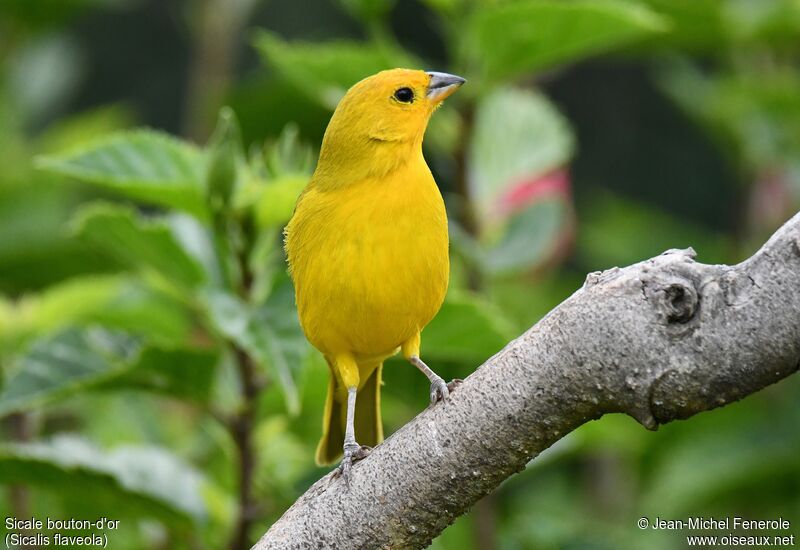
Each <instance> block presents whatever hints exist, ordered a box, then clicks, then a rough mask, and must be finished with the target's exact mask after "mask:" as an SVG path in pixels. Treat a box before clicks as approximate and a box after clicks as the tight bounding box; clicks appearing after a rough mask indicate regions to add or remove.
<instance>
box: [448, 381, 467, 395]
mask: <svg viewBox="0 0 800 550" xmlns="http://www.w3.org/2000/svg"><path fill="white" fill-rule="evenodd" d="M463 383H464V381H463V380H462V379H461V378H453V379H452V380H450V381H449V382H448V383H447V389H448V390H450V393H453V391H455V389H456V388H457V387H459V386H460V385H461V384H463Z"/></svg>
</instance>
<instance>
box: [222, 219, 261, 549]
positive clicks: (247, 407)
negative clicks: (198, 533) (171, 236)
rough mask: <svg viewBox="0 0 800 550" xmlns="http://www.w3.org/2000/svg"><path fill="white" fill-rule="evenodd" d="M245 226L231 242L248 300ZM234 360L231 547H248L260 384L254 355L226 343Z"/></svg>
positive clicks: (241, 290) (250, 276)
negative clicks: (236, 402) (235, 490)
mask: <svg viewBox="0 0 800 550" xmlns="http://www.w3.org/2000/svg"><path fill="white" fill-rule="evenodd" d="M247 229H249V228H248V227H245V228H244V234H243V235H242V239H241V241H240V242H238V243H234V247H233V248H234V249H235V250H236V261H237V263H238V267H239V275H240V278H239V295H240V296H241V298H242V299H244V300H245V301H249V300H250V294H251V290H252V286H253V272H252V270H251V269H250V265H249V263H248V258H249V251H250V249H251V246H249V244H250V239H248V238H247V237H248V234H247ZM229 345H230V347H231V349H232V351H233V355H234V358H235V361H236V368H237V370H238V373H239V382H240V387H241V404H240V407H239V411H238V412H237V413H236V415H235V416H234V418H233V420H232V422H231V424H230V428H231V435H232V437H233V441H234V443H235V444H236V448H237V451H238V455H239V507H238V511H239V516H238V518H237V519H236V524H235V527H234V531H233V538H232V540H231V550H244V549H246V548H250V543H249V541H248V532H249V530H250V525H251V524H252V522H253V519H254V518H255V516H256V504H255V500H254V498H253V474H254V470H255V463H256V456H255V449H254V448H253V430H254V429H255V422H256V405H257V402H258V395H259V393H260V391H261V387H262V384H261V383H260V382H259V380H258V373H257V371H256V364H255V361H254V360H253V357H252V356H251V355H250V354H249V353H248V352H247V350H245V349H244V348H242V347H241V346H240V345H239V344H237V343H234V342H230V343H229Z"/></svg>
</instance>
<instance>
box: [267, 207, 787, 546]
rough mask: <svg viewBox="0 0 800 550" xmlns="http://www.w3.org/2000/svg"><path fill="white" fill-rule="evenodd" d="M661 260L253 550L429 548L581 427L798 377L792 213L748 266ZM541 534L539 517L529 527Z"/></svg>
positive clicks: (631, 274)
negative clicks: (502, 484) (606, 417)
mask: <svg viewBox="0 0 800 550" xmlns="http://www.w3.org/2000/svg"><path fill="white" fill-rule="evenodd" d="M694 257H695V254H694V251H693V250H691V249H687V250H669V251H667V252H665V253H663V254H662V255H660V256H657V257H655V258H652V259H650V260H647V261H644V262H641V263H638V264H635V265H632V266H630V267H626V268H623V269H619V268H613V269H610V270H608V271H604V272H597V273H592V274H590V275H589V276H588V277H587V278H586V283H585V284H584V286H583V288H581V289H579V290H578V291H577V292H575V293H574V294H573V295H572V296H571V297H570V298H568V299H567V300H566V301H564V302H563V303H562V304H561V305H559V306H558V307H557V308H556V309H554V310H553V311H552V312H550V313H549V314H548V315H547V316H546V317H545V318H544V319H542V320H541V321H540V322H539V323H537V324H536V325H535V326H534V327H532V328H531V329H530V330H528V331H527V332H526V333H525V334H523V335H522V336H520V337H519V338H517V339H516V340H514V341H513V342H511V343H510V344H508V345H507V346H506V347H505V348H504V349H503V350H502V351H500V352H499V353H497V354H496V355H495V356H494V357H492V358H491V359H489V360H488V361H487V362H486V363H485V364H484V365H483V366H481V367H480V368H479V369H478V370H476V371H475V372H474V373H473V374H472V375H471V376H469V378H467V379H466V380H465V381H464V383H463V384H462V385H461V386H460V387H458V388H457V389H456V391H454V392H453V393H452V394H451V396H450V400H449V401H448V402H447V403H444V404H441V403H440V404H437V405H436V406H434V407H432V408H429V409H427V410H425V411H423V412H422V413H420V414H419V415H418V416H417V417H416V418H415V419H414V420H412V421H411V422H409V423H408V424H406V425H405V426H404V427H403V428H402V429H400V430H398V431H397V432H396V433H395V434H393V435H392V436H391V437H390V438H389V439H387V440H386V441H385V442H384V443H382V444H381V445H380V446H378V447H377V448H376V449H375V450H374V451H373V452H372V454H371V455H370V456H369V457H367V458H366V459H364V460H363V461H361V462H358V463H356V464H355V465H354V467H353V469H352V475H351V480H350V485H349V487H348V486H347V485H346V484H345V482H344V480H343V479H342V478H340V477H336V476H334V475H332V474H329V475H327V476H325V477H323V478H322V479H320V480H319V481H318V482H317V483H315V484H314V485H313V486H312V487H311V488H310V489H309V490H308V491H307V492H306V493H305V494H304V495H303V496H301V497H300V498H299V499H298V500H297V502H296V503H295V504H294V505H293V506H292V507H291V508H289V510H287V511H286V513H285V514H284V515H283V517H282V518H281V519H280V520H278V521H277V522H276V523H275V524H274V525H273V526H272V527H271V528H270V530H269V531H268V532H267V533H266V534H265V535H264V536H263V537H262V538H261V540H260V541H259V542H258V543H257V544H256V546H255V548H258V549H267V548H281V549H283V548H340V549H345V548H423V547H425V546H427V545H428V544H429V543H430V541H431V540H432V539H433V538H434V537H436V536H437V535H438V534H439V533H440V532H442V531H443V530H444V529H445V528H446V527H447V526H448V525H449V524H450V523H452V522H453V520H454V519H455V518H456V517H458V516H459V515H461V514H463V513H465V512H466V511H467V510H468V509H469V507H470V506H472V505H473V504H474V503H475V502H476V501H478V500H479V499H480V498H481V497H483V496H484V495H486V494H487V493H489V492H490V491H492V490H493V489H494V488H495V487H497V486H498V485H499V484H500V482H502V481H503V480H505V479H506V478H508V477H509V476H511V475H512V474H514V473H516V472H519V471H521V470H522V469H524V468H525V465H526V464H527V463H528V462H529V461H530V460H531V459H533V458H534V457H536V455H537V454H539V453H540V452H542V451H543V450H544V449H546V448H547V447H549V446H550V445H552V444H553V443H554V442H555V441H557V440H558V439H560V438H562V437H564V435H566V434H567V433H569V432H571V431H572V430H574V429H575V428H577V427H578V426H580V425H581V424H583V423H585V422H587V421H589V420H592V419H596V418H599V417H600V416H602V415H603V414H605V413H610V412H623V413H627V414H629V415H630V416H632V417H633V418H635V419H636V420H638V421H639V422H640V423H641V424H643V425H644V426H645V427H646V428H648V429H653V430H654V429H656V428H657V427H658V425H659V424H663V423H665V422H669V421H671V420H676V419H682V418H688V417H690V416H692V415H694V414H696V413H698V412H701V411H705V410H709V409H713V408H715V407H719V406H722V405H725V404H726V403H730V402H731V401H735V400H737V399H741V398H742V397H744V396H746V395H748V394H751V393H754V392H756V391H758V390H759V389H761V388H763V387H765V386H767V385H769V384H772V383H774V382H776V381H778V380H780V379H782V378H784V377H786V376H788V375H790V374H791V373H793V372H795V371H797V370H798V368H800V214H798V215H796V216H794V218H792V219H791V220H790V221H789V222H787V223H786V224H785V225H784V226H783V227H782V228H781V229H780V230H779V231H778V232H777V233H776V234H775V235H773V237H772V238H771V239H770V240H769V241H768V242H767V243H766V244H765V245H764V246H763V247H762V248H761V250H759V251H758V252H757V253H756V254H755V255H754V256H752V257H751V258H750V259H748V260H746V261H744V262H742V263H740V264H738V265H735V266H727V265H706V264H702V263H698V262H695V261H694ZM532 520H533V521H535V518H532Z"/></svg>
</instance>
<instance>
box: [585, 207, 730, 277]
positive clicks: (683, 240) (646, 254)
mask: <svg viewBox="0 0 800 550" xmlns="http://www.w3.org/2000/svg"><path fill="white" fill-rule="evenodd" d="M578 210H579V214H580V220H581V231H580V232H579V233H578V240H577V254H578V257H579V258H580V261H581V262H582V265H584V266H585V267H586V269H587V270H589V271H593V270H597V269H608V268H609V267H612V266H615V265H617V266H619V265H630V264H632V263H636V262H641V261H642V260H646V259H647V258H650V257H652V256H656V255H658V254H661V253H662V252H663V251H665V250H667V249H670V248H686V247H688V246H691V247H692V248H694V249H695V250H696V251H697V254H698V257H699V259H700V260H701V261H703V262H705V263H723V262H726V261H729V260H730V251H731V249H732V243H731V242H729V241H728V240H727V239H726V238H725V237H724V236H723V235H720V234H716V233H713V232H711V231H709V229H708V228H706V227H702V226H699V225H695V224H692V223H689V222H687V221H685V220H683V219H679V218H676V217H673V216H671V215H669V214H667V213H666V212H663V211H660V210H658V209H656V208H652V207H649V206H647V205H645V204H642V203H639V202H635V201H631V200H627V199H624V198H622V197H618V196H616V195H614V194H612V193H610V192H604V193H594V194H592V195H591V196H590V197H589V198H587V205H586V207H584V208H579V209H578Z"/></svg>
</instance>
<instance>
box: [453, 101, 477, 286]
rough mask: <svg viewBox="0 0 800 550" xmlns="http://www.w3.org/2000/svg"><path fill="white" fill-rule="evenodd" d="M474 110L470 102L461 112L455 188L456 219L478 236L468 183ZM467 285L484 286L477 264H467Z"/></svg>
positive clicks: (474, 236)
mask: <svg viewBox="0 0 800 550" xmlns="http://www.w3.org/2000/svg"><path fill="white" fill-rule="evenodd" d="M474 111H475V107H474V105H472V104H469V105H467V107H466V108H465V109H464V110H463V111H462V113H461V114H462V120H463V125H462V128H461V142H460V143H459V144H458V149H457V151H456V155H455V156H456V174H455V182H454V186H453V190H454V191H455V193H456V195H458V196H459V198H460V199H461V203H460V204H459V208H458V211H457V212H456V221H458V223H459V224H461V227H463V228H464V231H466V233H467V235H469V236H470V237H472V238H477V237H478V233H479V228H478V220H477V218H476V216H475V209H474V207H473V204H472V198H471V197H470V192H469V185H468V183H467V154H468V153H467V150H468V147H469V141H470V139H471V137H472V129H473V119H474V118H475V113H474ZM467 286H468V287H469V288H470V289H471V290H475V291H477V290H480V289H481V287H482V286H483V281H482V280H481V273H480V270H479V268H478V267H477V266H475V265H467Z"/></svg>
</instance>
